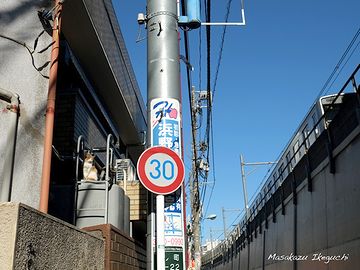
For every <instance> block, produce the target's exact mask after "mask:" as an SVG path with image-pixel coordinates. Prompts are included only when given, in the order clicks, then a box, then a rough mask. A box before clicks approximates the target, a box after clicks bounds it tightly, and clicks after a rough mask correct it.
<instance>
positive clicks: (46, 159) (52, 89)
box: [39, 0, 62, 213]
mask: <svg viewBox="0 0 360 270" xmlns="http://www.w3.org/2000/svg"><path fill="white" fill-rule="evenodd" d="M61 10H62V6H61V3H60V0H55V15H54V25H53V35H52V38H53V45H52V48H51V66H50V75H49V90H48V99H47V104H46V116H45V134H44V154H43V164H42V174H41V187H40V205H39V210H40V211H41V212H44V213H47V212H48V203H49V191H50V170H51V154H52V141H53V131H54V115H55V97H56V84H57V75H58V61H59V49H60V48H59V47H60V27H61Z"/></svg>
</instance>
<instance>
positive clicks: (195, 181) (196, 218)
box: [190, 87, 201, 270]
mask: <svg viewBox="0 0 360 270" xmlns="http://www.w3.org/2000/svg"><path fill="white" fill-rule="evenodd" d="M191 104H192V106H191V113H192V126H193V128H192V130H193V134H192V136H193V138H196V133H197V132H196V126H197V112H198V108H197V102H196V100H195V87H192V91H191ZM197 162H198V159H197V149H196V144H195V140H193V160H192V181H190V202H191V215H192V217H191V219H192V228H193V247H192V249H191V251H192V252H191V256H192V258H191V261H193V260H194V261H195V269H196V270H199V269H200V267H201V243H200V214H201V213H200V211H201V205H200V194H199V174H198V164H197Z"/></svg>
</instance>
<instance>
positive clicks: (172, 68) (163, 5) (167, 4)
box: [147, 0, 182, 270]
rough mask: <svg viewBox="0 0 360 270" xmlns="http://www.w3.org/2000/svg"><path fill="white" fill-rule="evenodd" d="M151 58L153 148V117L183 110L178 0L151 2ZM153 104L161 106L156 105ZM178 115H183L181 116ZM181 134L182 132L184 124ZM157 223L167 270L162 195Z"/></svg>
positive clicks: (159, 259) (158, 200) (149, 83)
mask: <svg viewBox="0 0 360 270" xmlns="http://www.w3.org/2000/svg"><path fill="white" fill-rule="evenodd" d="M147 55H148V58H147V69H148V71H147V72H148V76H147V86H148V91H147V94H148V103H147V108H148V134H149V137H148V138H149V139H150V140H149V142H148V143H149V144H150V145H151V146H153V145H154V142H155V140H154V138H155V137H157V136H159V135H158V134H153V125H154V123H152V114H153V113H157V115H158V116H159V118H158V119H157V120H158V123H159V122H161V121H162V118H163V117H164V116H165V114H166V113H168V111H167V108H166V107H165V106H166V104H167V103H177V104H179V107H181V106H180V104H181V91H180V66H179V42H178V16H177V1H176V0H147ZM155 99H156V100H155ZM152 102H157V103H156V105H155V104H153V103H152ZM158 104H161V106H158V107H157V105H158ZM169 105H170V104H169ZM152 106H153V107H152ZM178 113H179V115H181V112H178ZM178 132H181V123H180V127H179V131H178ZM178 143H179V144H180V145H179V149H181V148H182V145H181V143H182V142H180V141H179V142H178ZM155 144H156V143H155ZM157 144H158V145H163V144H162V143H160V142H157ZM166 146H167V145H166ZM179 154H180V153H179ZM151 212H152V211H151ZM153 218H154V216H153V215H152V214H150V215H149V216H148V224H149V225H151V227H152V225H153V222H152V220H153ZM156 221H157V222H156V223H157V224H156V238H157V242H156V246H157V269H158V270H163V269H165V239H164V237H165V235H164V234H165V233H164V196H162V195H157V197H156ZM149 231H150V235H149V237H148V239H147V241H148V244H147V245H148V247H152V240H153V234H154V230H153V228H150V230H149ZM149 231H148V232H149ZM149 242H150V243H149ZM150 250H152V248H150ZM148 256H150V260H153V256H152V254H151V253H150V254H149V253H148ZM148 269H153V263H152V262H151V261H150V262H149V263H148Z"/></svg>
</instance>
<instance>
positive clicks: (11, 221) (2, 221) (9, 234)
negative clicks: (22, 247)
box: [0, 203, 18, 269]
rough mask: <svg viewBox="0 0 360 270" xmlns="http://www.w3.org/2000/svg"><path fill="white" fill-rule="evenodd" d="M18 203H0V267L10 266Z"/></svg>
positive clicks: (13, 247)
mask: <svg viewBox="0 0 360 270" xmlns="http://www.w3.org/2000/svg"><path fill="white" fill-rule="evenodd" d="M17 213H18V205H16V204H11V203H3V204H0V217H1V218H0V269H4V268H1V267H3V266H7V267H9V269H11V268H12V265H13V260H14V250H15V241H14V240H15V237H16V226H17V217H18V214H17Z"/></svg>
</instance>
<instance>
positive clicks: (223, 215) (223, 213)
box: [221, 207, 227, 240]
mask: <svg viewBox="0 0 360 270" xmlns="http://www.w3.org/2000/svg"><path fill="white" fill-rule="evenodd" d="M221 212H222V217H223V225H224V240H226V236H227V235H226V217H225V209H224V207H222V208H221Z"/></svg>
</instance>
